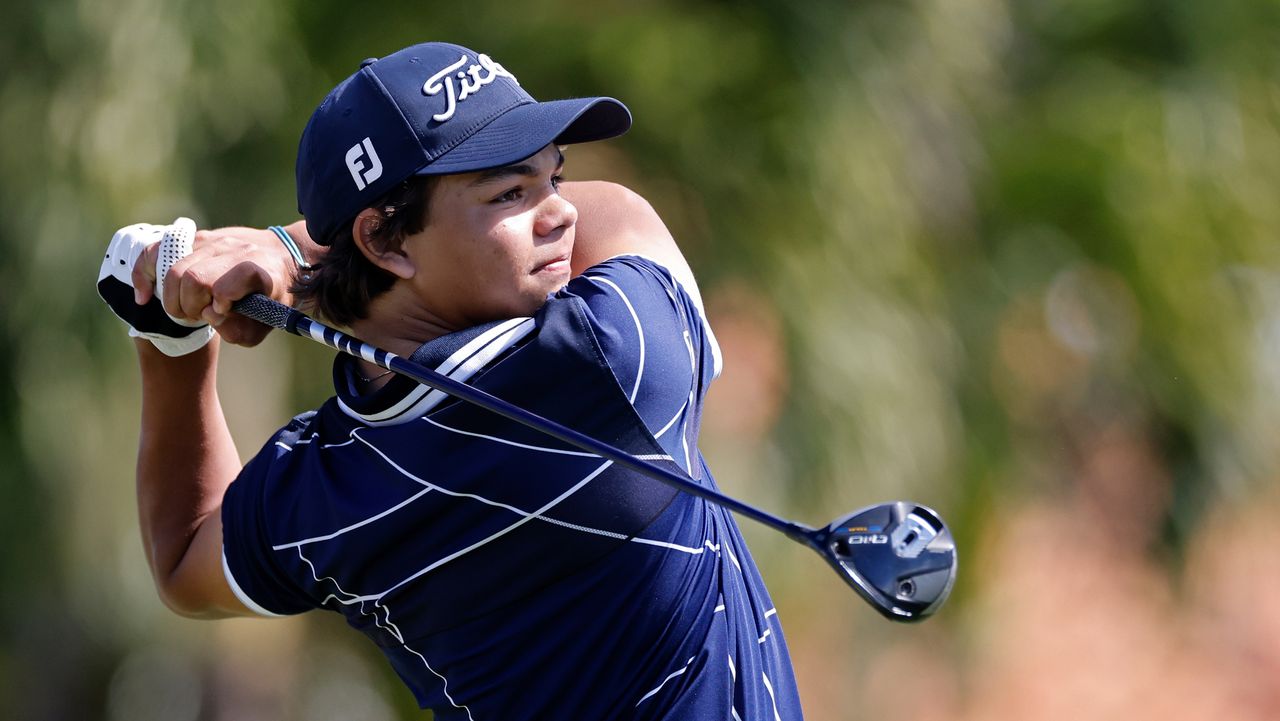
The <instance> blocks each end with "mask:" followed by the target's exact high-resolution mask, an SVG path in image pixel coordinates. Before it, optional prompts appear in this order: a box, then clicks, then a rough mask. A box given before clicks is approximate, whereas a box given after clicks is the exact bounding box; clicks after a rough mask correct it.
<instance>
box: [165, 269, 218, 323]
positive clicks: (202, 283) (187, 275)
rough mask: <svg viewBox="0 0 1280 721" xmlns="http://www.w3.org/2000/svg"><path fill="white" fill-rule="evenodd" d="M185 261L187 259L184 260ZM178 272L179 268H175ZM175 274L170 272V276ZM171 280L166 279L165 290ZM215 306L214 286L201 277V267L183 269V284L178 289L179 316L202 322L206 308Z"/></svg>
mask: <svg viewBox="0 0 1280 721" xmlns="http://www.w3.org/2000/svg"><path fill="white" fill-rule="evenodd" d="M184 260H185V259H184ZM174 270H177V266H175V267H174ZM172 275H173V273H172V272H170V276H172ZM170 282H171V280H170V278H166V279H165V286H166V287H165V290H166V291H167V290H168V287H167V286H168V284H169V283H170ZM212 304H213V292H212V286H211V285H210V283H208V282H207V281H206V280H205V279H204V278H203V277H202V275H201V270H200V268H199V267H196V266H193V265H190V264H189V265H187V266H185V267H184V268H183V272H182V275H181V283H180V285H179V288H178V308H179V312H178V313H177V314H175V315H178V316H179V317H181V318H185V319H187V320H201V319H202V318H203V316H204V311H205V308H208V307H209V306H210V305H212Z"/></svg>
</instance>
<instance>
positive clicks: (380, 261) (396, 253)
mask: <svg viewBox="0 0 1280 721" xmlns="http://www.w3.org/2000/svg"><path fill="white" fill-rule="evenodd" d="M381 223H382V213H379V212H378V211H377V210H374V209H373V208H365V209H364V210H362V211H360V214H359V215H357V216H356V219H355V220H354V221H352V224H351V237H352V238H353V239H354V240H355V242H356V247H357V248H359V249H360V253H361V255H363V256H364V257H365V259H366V260H368V261H369V262H370V263H373V264H374V265H376V266H378V267H379V268H381V269H383V270H385V271H387V272H388V273H390V274H392V275H394V276H396V277H397V278H400V279H402V280H408V279H410V278H412V277H413V275H414V273H415V272H416V271H417V268H415V267H414V265H413V261H411V260H409V256H407V255H405V252H404V250H403V249H402V248H394V249H384V248H379V247H378V245H377V243H375V242H374V241H373V234H374V231H376V230H377V229H378V226H379V225H380V224H381Z"/></svg>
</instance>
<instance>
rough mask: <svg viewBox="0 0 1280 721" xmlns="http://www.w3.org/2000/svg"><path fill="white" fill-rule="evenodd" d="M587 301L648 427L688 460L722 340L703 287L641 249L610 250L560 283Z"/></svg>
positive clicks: (615, 369) (620, 380) (604, 346)
mask: <svg viewBox="0 0 1280 721" xmlns="http://www.w3.org/2000/svg"><path fill="white" fill-rule="evenodd" d="M561 293H562V294H563V295H567V296H576V297H578V298H580V299H581V300H582V302H583V305H584V307H585V308H586V312H587V319H588V322H589V323H590V324H591V327H592V331H593V332H594V333H595V335H596V338H597V341H598V342H599V344H600V347H601V350H602V352H603V353H604V356H605V360H606V361H607V362H608V364H609V367H610V369H611V370H612V372H613V375H614V378H615V379H616V380H617V381H618V385H619V386H620V387H621V389H622V391H623V393H624V394H625V395H626V396H627V398H628V400H629V401H630V402H631V405H632V406H633V407H634V408H635V409H636V410H637V412H638V413H639V414H640V416H641V418H642V419H643V420H644V422H645V425H646V427H648V429H649V431H650V432H651V433H652V434H653V435H654V436H655V437H656V438H657V439H658V440H659V442H660V443H662V444H663V446H664V447H666V448H668V450H669V451H670V452H672V456H673V457H677V460H678V461H679V462H680V463H681V465H686V460H685V458H684V457H685V456H687V455H688V452H687V450H686V446H687V445H689V443H691V442H692V443H694V445H696V431H697V427H696V426H697V416H698V412H697V411H698V408H700V406H701V402H702V398H703V395H704V394H705V392H706V389H707V386H708V385H709V384H710V382H711V380H712V379H714V378H715V376H717V375H718V374H719V372H720V367H721V356H720V348H719V346H718V345H717V344H716V339H715V335H714V334H713V333H712V332H711V327H710V325H708V323H707V322H706V319H705V317H704V315H703V311H702V308H701V307H700V304H699V302H698V301H697V299H696V297H697V296H696V292H695V293H690V292H689V290H687V289H685V288H684V287H683V286H682V285H681V284H680V283H679V282H678V281H676V280H675V278H674V277H673V276H672V274H671V272H670V271H669V270H667V269H666V268H665V267H663V266H662V265H660V264H658V263H657V262H655V261H653V260H652V259H649V258H646V257H643V256H638V255H622V256H616V257H613V258H610V259H608V260H606V261H604V262H603V263H599V264H597V265H595V266H593V267H591V268H589V269H588V270H587V271H586V272H585V273H583V274H582V275H580V276H578V277H576V278H574V279H573V280H572V281H571V282H570V283H569V285H568V286H567V287H566V288H565V289H564V290H563V291H561Z"/></svg>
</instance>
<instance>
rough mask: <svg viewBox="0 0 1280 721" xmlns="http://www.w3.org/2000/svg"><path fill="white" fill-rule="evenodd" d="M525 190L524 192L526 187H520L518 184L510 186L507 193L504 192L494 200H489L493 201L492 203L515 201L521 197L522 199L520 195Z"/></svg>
mask: <svg viewBox="0 0 1280 721" xmlns="http://www.w3.org/2000/svg"><path fill="white" fill-rule="evenodd" d="M523 192H524V188H522V187H520V186H519V185H517V186H515V187H514V188H510V189H508V190H507V191H506V192H505V193H503V194H502V195H499V196H498V197H496V198H494V199H493V200H491V201H489V202H491V203H513V202H515V201H517V200H519V199H520V196H521V195H522V194H523Z"/></svg>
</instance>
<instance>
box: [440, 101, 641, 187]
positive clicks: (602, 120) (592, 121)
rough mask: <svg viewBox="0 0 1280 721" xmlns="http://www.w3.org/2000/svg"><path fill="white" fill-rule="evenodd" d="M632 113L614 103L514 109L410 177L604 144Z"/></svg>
mask: <svg viewBox="0 0 1280 721" xmlns="http://www.w3.org/2000/svg"><path fill="white" fill-rule="evenodd" d="M630 127H631V112H630V111H629V110H627V106H625V105H623V104H622V103H621V102H619V101H617V100H614V99H613V98H573V99H570V100H551V101H547V102H544V103H526V104H524V105H517V106H516V107H514V108H512V109H511V110H508V111H507V112H505V113H503V114H502V115H500V116H498V117H497V118H495V119H494V120H493V121H492V122H490V123H489V124H488V125H486V126H485V127H484V128H482V129H480V130H479V131H477V132H476V133H475V134H473V135H471V136H470V137H469V138H467V139H466V140H464V141H463V142H461V143H459V144H458V145H457V146H455V147H453V148H452V149H450V150H449V151H448V152H446V153H444V154H443V155H441V156H440V157H439V158H437V159H435V160H434V161H432V162H430V163H428V164H427V165H425V166H423V167H422V168H420V169H419V170H418V171H417V173H415V175H445V174H452V173H469V172H472V171H476V170H487V169H489V168H496V167H499V166H503V165H508V164H510V163H515V162H518V161H521V160H524V159H525V158H528V157H529V156H531V155H533V154H534V153H537V152H538V151H539V150H541V149H542V148H544V147H546V146H547V145H548V144H550V143H557V144H560V145H570V144H573V143H586V142H591V141H593V140H605V139H606V138H612V137H616V136H618V135H622V134H623V133H625V132H627V129H628V128H630Z"/></svg>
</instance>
